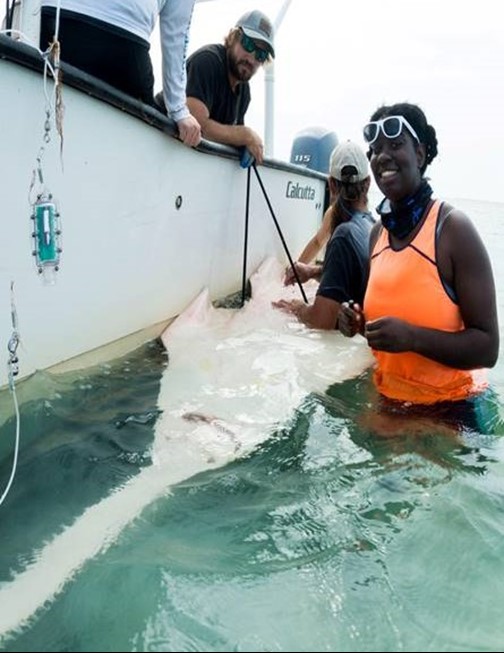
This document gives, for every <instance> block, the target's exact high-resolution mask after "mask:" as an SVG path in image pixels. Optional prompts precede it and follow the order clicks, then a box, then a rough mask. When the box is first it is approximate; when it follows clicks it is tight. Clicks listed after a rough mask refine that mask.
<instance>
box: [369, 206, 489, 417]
mask: <svg viewBox="0 0 504 653" xmlns="http://www.w3.org/2000/svg"><path fill="white" fill-rule="evenodd" d="M439 209H440V202H439V201H438V200H437V201H435V202H434V203H433V205H432V207H431V208H430V210H429V213H428V215H427V218H426V219H425V222H424V224H423V225H422V227H421V229H420V231H419V232H418V234H417V235H416V236H415V238H414V239H413V240H412V241H411V242H410V243H409V244H408V245H407V246H406V247H404V248H403V249H401V250H400V251H394V250H393V249H392V248H391V246H390V242H389V235H388V232H387V230H386V229H383V228H382V230H381V233H380V235H379V237H378V240H377V242H376V244H375V246H374V248H373V252H372V256H371V264H370V272H369V281H368V285H367V290H366V296H365V299H364V313H365V316H366V320H368V321H371V320H376V319H377V318H379V317H384V316H387V315H388V316H394V317H397V318H400V319H401V320H405V321H407V322H410V323H411V324H416V325H418V326H422V327H426V328H430V329H439V330H442V331H451V332H455V331H461V330H462V329H463V328H464V324H463V322H462V317H461V315H460V310H459V307H458V305H457V304H456V303H455V302H454V301H453V300H452V299H451V298H450V297H449V295H448V293H447V292H446V290H445V288H444V287H443V284H442V282H441V279H440V276H439V269H438V266H437V259H436V227H437V223H438V216H439ZM373 354H374V356H375V358H376V367H375V371H374V381H375V384H376V387H377V389H378V391H379V392H380V393H381V394H383V395H385V396H386V397H389V398H391V399H397V400H399V401H409V402H413V403H417V404H418V403H420V404H431V403H434V402H437V401H456V400H460V399H465V398H467V397H468V396H470V395H472V394H474V393H475V392H479V391H481V390H482V389H483V388H484V387H486V383H485V381H484V373H482V371H480V370H478V371H470V370H458V369H454V368H452V367H447V366H446V365H442V364H441V363H437V362H436V361H433V360H431V359H430V358H426V357H425V356H421V355H420V354H415V353H413V352H405V353H388V352H384V351H375V350H373Z"/></svg>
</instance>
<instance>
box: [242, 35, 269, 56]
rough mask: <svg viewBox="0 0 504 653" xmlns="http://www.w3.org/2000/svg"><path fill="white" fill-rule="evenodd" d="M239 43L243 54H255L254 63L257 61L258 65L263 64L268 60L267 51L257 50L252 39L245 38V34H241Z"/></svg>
mask: <svg viewBox="0 0 504 653" xmlns="http://www.w3.org/2000/svg"><path fill="white" fill-rule="evenodd" d="M240 43H241V46H242V48H243V49H244V50H245V52H248V53H249V54H252V52H254V53H255V55H254V56H255V58H256V61H259V63H264V62H265V61H266V59H267V58H268V51H267V50H263V49H262V48H258V47H257V45H256V44H255V42H254V41H253V39H251V38H250V36H247V35H246V34H245V32H242V35H241V39H240Z"/></svg>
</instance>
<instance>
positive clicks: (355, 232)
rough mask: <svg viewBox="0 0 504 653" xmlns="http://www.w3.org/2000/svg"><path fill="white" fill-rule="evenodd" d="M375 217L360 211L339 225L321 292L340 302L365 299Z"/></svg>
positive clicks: (329, 248)
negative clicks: (370, 239) (370, 236)
mask: <svg viewBox="0 0 504 653" xmlns="http://www.w3.org/2000/svg"><path fill="white" fill-rule="evenodd" d="M373 224H374V220H373V218H372V216H371V214H370V213H361V212H360V211H359V212H356V213H354V214H353V216H352V218H351V219H350V220H348V221H347V222H343V223H342V224H340V225H338V226H337V227H336V229H335V230H334V231H333V234H332V236H331V239H330V240H329V243H328V244H327V249H326V252H325V256H324V266H323V268H322V278H321V279H320V284H319V287H318V290H317V295H321V296H322V297H327V298H328V299H333V300H334V301H336V302H339V303H340V304H341V303H342V302H347V301H349V300H351V299H352V300H353V301H355V302H358V303H359V304H360V305H361V306H362V303H363V301H364V293H365V290H366V284H367V277H368V270H369V235H370V233H371V227H372V226H373Z"/></svg>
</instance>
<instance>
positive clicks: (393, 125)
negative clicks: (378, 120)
mask: <svg viewBox="0 0 504 653" xmlns="http://www.w3.org/2000/svg"><path fill="white" fill-rule="evenodd" d="M382 129H383V133H384V134H385V136H386V137H387V138H397V137H398V136H399V134H400V133H401V130H402V122H401V120H400V118H398V117H397V116H389V117H388V118H385V119H384V121H383V123H382Z"/></svg>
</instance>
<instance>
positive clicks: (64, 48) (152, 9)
mask: <svg viewBox="0 0 504 653" xmlns="http://www.w3.org/2000/svg"><path fill="white" fill-rule="evenodd" d="M194 1H195V0H61V3H60V6H61V12H60V24H59V32H58V40H59V42H60V45H61V60H62V61H64V62H66V63H69V64H71V65H72V66H75V67H76V68H80V69H81V70H83V71H85V72H87V73H89V74H91V75H94V76H95V77H98V78H99V79H101V80H103V81H104V82H107V83H108V84H110V85H111V86H115V87H116V88H117V89H119V90H121V91H123V92H124V93H127V94H128V95H131V96H132V97H134V98H136V99H139V100H141V101H142V102H145V103H146V104H152V105H154V73H153V69H152V61H151V58H150V54H149V49H150V44H149V39H150V37H151V34H152V32H153V31H154V27H155V25H156V22H157V19H158V15H159V29H160V36H161V54H162V66H163V95H164V98H165V103H166V106H167V107H168V108H169V115H170V118H171V119H172V120H174V122H176V123H177V127H178V130H179V138H180V140H181V141H183V142H184V143H185V144H186V145H189V146H193V147H194V146H196V145H198V143H199V142H200V140H201V127H200V125H199V123H198V121H197V120H196V118H194V116H192V115H191V113H190V111H189V109H188V107H187V100H186V94H185V87H186V69H185V60H186V47H187V40H188V32H189V28H190V25H191V19H192V12H193V7H194ZM57 5H58V0H42V13H41V32H40V47H41V49H42V50H45V49H46V48H47V47H48V46H49V45H50V44H51V43H52V41H53V38H54V34H55V28H56V7H57Z"/></svg>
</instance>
